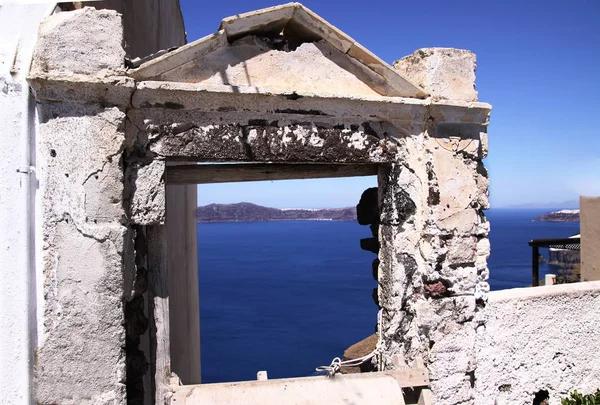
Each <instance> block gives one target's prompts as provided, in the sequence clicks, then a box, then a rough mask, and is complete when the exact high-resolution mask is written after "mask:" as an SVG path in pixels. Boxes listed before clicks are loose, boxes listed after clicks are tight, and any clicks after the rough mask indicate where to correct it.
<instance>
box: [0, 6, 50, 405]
mask: <svg viewBox="0 0 600 405" xmlns="http://www.w3.org/2000/svg"><path fill="white" fill-rule="evenodd" d="M53 9H54V5H50V4H34V5H2V6H0V145H1V147H0V269H1V270H0V285H1V286H2V290H1V292H0V381H2V393H1V394H0V404H11V405H12V404H15V405H17V404H18V405H22V404H27V403H29V402H30V400H31V389H32V387H31V373H32V361H33V356H34V354H33V350H32V349H31V348H32V347H34V346H35V340H36V338H37V325H36V316H35V313H36V301H37V300H36V299H35V296H36V288H37V286H36V283H35V271H36V270H35V269H36V266H35V260H36V259H35V249H34V245H35V243H34V238H35V236H34V235H35V215H34V211H35V204H34V199H35V187H36V174H35V172H31V173H28V168H29V167H30V166H31V167H32V166H35V152H34V151H35V136H33V134H34V132H35V131H34V127H35V108H34V107H35V104H34V102H33V99H32V97H30V93H29V86H28V84H27V82H26V81H25V78H26V75H27V72H28V70H29V64H30V60H31V54H32V52H33V46H34V44H35V40H36V37H37V28H38V24H39V22H40V21H41V20H42V19H43V18H44V17H45V16H47V15H48V14H49V13H50V12H51V11H52V10H53Z"/></svg>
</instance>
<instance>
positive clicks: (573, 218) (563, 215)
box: [534, 210, 579, 222]
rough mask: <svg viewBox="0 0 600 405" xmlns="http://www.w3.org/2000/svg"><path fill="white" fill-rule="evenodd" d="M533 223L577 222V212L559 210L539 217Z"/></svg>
mask: <svg viewBox="0 0 600 405" xmlns="http://www.w3.org/2000/svg"><path fill="white" fill-rule="evenodd" d="M534 221H540V222H579V210H560V211H554V212H550V213H548V214H544V215H540V216H539V217H537V218H535V219H534Z"/></svg>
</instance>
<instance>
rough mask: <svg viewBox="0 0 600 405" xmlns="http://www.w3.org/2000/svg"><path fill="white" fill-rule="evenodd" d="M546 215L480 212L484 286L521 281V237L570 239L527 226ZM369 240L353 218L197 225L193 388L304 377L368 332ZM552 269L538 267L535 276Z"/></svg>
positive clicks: (552, 229) (525, 280) (525, 254)
mask: <svg viewBox="0 0 600 405" xmlns="http://www.w3.org/2000/svg"><path fill="white" fill-rule="evenodd" d="M548 211H549V210H508V209H507V210H501V209H495V210H490V211H487V212H486V215H487V217H488V219H489V221H490V224H491V233H490V242H491V246H492V254H491V257H490V259H489V260H488V265H489V268H490V274H491V276H490V285H491V288H492V289H493V290H498V289H505V288H514V287H525V286H527V285H529V284H531V248H530V247H529V245H528V244H527V243H528V242H529V240H531V239H535V238H554V237H568V236H571V235H573V234H575V233H579V223H550V222H532V221H531V220H532V219H533V218H535V217H536V216H538V215H541V214H543V213H546V212H548ZM370 236H371V233H370V230H369V228H368V227H367V226H360V225H358V224H357V223H355V222H330V221H282V222H247V223H211V224H205V223H201V224H198V255H199V279H200V280H199V283H200V331H201V351H202V382H203V383H211V382H223V381H241V380H254V379H256V372H257V371H259V370H267V372H268V375H269V378H284V377H300V376H308V375H313V374H314V369H315V367H317V366H319V365H328V364H329V363H330V362H331V360H332V359H333V357H336V356H341V355H342V353H343V352H344V350H345V349H346V348H347V347H349V346H350V345H352V344H354V343H356V342H358V341H359V340H362V339H363V338H365V337H367V336H369V335H371V334H372V333H374V330H375V323H376V317H377V307H376V305H375V304H374V303H373V300H372V298H371V294H372V290H373V288H375V287H376V282H375V280H373V278H372V275H371V262H372V261H373V259H374V258H375V257H376V256H375V255H374V254H373V253H370V252H366V251H363V250H361V249H360V245H359V241H360V239H361V238H368V237H370ZM541 253H542V254H544V255H545V256H546V257H547V251H546V252H544V251H542V252H541ZM553 270H554V271H556V269H552V268H551V266H549V265H547V264H541V265H540V275H541V277H543V275H544V274H545V273H547V272H552V271H553Z"/></svg>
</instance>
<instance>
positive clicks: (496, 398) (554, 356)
mask: <svg viewBox="0 0 600 405" xmlns="http://www.w3.org/2000/svg"><path fill="white" fill-rule="evenodd" d="M598 314H600V281H591V282H586V283H576V284H561V285H553V286H547V287H536V288H516V289H512V290H504V291H493V292H491V293H490V295H489V302H488V305H487V307H486V310H485V313H484V315H485V320H486V321H487V324H486V325H485V326H480V327H479V328H478V330H477V343H476V350H477V351H476V357H477V368H476V371H475V378H476V382H475V389H476V396H475V403H476V404H477V405H505V404H531V403H532V402H533V398H534V395H535V393H536V392H538V391H540V390H547V391H548V392H549V394H550V405H555V404H556V405H558V404H560V398H562V397H566V396H567V394H568V393H569V392H571V391H573V390H574V389H577V391H579V392H582V393H590V392H595V391H596V389H598V388H600V351H599V350H598V348H599V347H600V335H599V331H600V317H599V316H598Z"/></svg>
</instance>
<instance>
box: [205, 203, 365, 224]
mask: <svg viewBox="0 0 600 405" xmlns="http://www.w3.org/2000/svg"><path fill="white" fill-rule="evenodd" d="M196 217H197V219H198V222H260V221H309V220H310V221H356V208H354V207H347V208H318V209H309V208H270V207H263V206H260V205H256V204H252V203H247V202H241V203H237V204H209V205H204V206H202V207H198V208H197V210H196Z"/></svg>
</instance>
